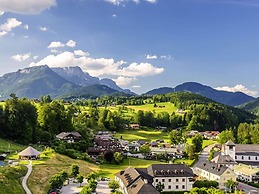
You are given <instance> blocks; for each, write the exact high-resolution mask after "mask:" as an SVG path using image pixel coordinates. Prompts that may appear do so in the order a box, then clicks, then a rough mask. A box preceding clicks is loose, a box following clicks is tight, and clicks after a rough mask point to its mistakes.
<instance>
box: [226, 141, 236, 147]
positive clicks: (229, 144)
mask: <svg viewBox="0 0 259 194" xmlns="http://www.w3.org/2000/svg"><path fill="white" fill-rule="evenodd" d="M226 145H228V146H234V145H236V144H234V142H233V141H232V140H228V142H227V143H226Z"/></svg>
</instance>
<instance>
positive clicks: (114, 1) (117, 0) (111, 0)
mask: <svg viewBox="0 0 259 194" xmlns="http://www.w3.org/2000/svg"><path fill="white" fill-rule="evenodd" d="M105 1H107V2H109V3H112V4H114V5H120V4H121V3H123V2H125V0H105Z"/></svg>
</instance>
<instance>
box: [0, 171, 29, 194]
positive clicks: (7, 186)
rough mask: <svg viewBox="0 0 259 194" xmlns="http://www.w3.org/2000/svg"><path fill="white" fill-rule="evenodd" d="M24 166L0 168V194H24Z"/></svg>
mask: <svg viewBox="0 0 259 194" xmlns="http://www.w3.org/2000/svg"><path fill="white" fill-rule="evenodd" d="M26 172H27V168H26V167H25V166H15V167H9V166H5V167H0V193H1V194H17V193H19V194H24V193H25V191H24V190H23V188H22V179H21V178H22V177H23V176H25V174H26Z"/></svg>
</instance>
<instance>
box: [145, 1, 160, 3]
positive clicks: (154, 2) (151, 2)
mask: <svg viewBox="0 0 259 194" xmlns="http://www.w3.org/2000/svg"><path fill="white" fill-rule="evenodd" d="M145 1H147V2H149V3H157V0H145Z"/></svg>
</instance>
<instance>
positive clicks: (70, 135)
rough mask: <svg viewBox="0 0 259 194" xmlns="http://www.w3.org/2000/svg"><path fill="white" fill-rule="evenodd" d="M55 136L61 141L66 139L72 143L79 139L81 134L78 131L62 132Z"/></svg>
mask: <svg viewBox="0 0 259 194" xmlns="http://www.w3.org/2000/svg"><path fill="white" fill-rule="evenodd" d="M56 138H57V139H59V140H62V141H66V142H68V143H74V142H76V141H79V140H80V139H81V135H80V133H78V132H62V133H60V134H58V135H56Z"/></svg>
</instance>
